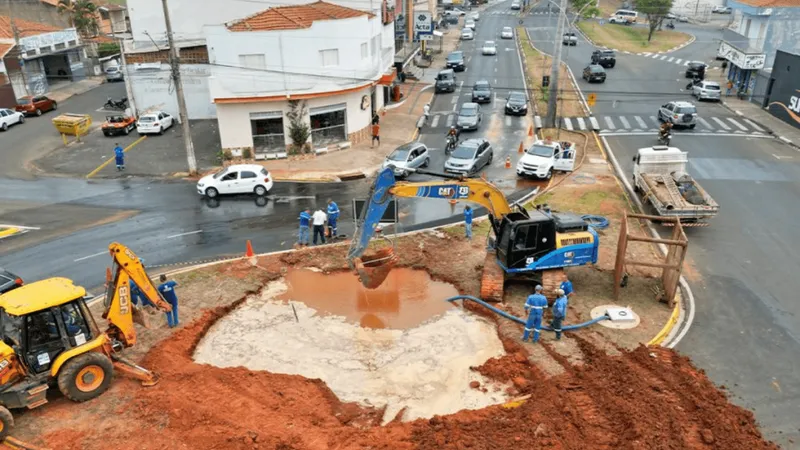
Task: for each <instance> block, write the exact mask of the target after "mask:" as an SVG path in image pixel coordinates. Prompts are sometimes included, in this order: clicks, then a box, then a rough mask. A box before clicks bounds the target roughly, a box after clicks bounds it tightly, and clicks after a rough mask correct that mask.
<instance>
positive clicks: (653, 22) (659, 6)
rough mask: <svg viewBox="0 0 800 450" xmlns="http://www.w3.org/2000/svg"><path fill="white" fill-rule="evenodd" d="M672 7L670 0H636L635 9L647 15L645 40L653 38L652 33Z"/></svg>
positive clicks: (648, 40)
mask: <svg viewBox="0 0 800 450" xmlns="http://www.w3.org/2000/svg"><path fill="white" fill-rule="evenodd" d="M670 9H672V0H636V10H637V11H639V12H641V13H643V14H644V15H645V17H647V22H648V25H649V26H650V32H649V33H648V34H647V42H650V41H651V40H652V39H653V33H655V32H656V30H657V29H658V28H659V27H661V22H663V21H664V17H666V15H667V14H669V10H670Z"/></svg>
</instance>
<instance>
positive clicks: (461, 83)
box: [458, 80, 464, 89]
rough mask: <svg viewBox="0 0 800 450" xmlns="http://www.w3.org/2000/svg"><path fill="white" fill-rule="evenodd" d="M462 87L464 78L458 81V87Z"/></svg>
mask: <svg viewBox="0 0 800 450" xmlns="http://www.w3.org/2000/svg"><path fill="white" fill-rule="evenodd" d="M462 87H464V80H461V81H459V82H458V88H459V89H461V88H462Z"/></svg>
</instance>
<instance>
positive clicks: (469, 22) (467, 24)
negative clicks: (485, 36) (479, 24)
mask: <svg viewBox="0 0 800 450" xmlns="http://www.w3.org/2000/svg"><path fill="white" fill-rule="evenodd" d="M475 26H476V25H475V21H474V20H472V19H467V20H465V21H464V28H469V29H471V30H472V31H475Z"/></svg>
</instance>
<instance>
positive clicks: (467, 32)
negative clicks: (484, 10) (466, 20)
mask: <svg viewBox="0 0 800 450" xmlns="http://www.w3.org/2000/svg"><path fill="white" fill-rule="evenodd" d="M473 39H475V32H474V31H472V28H464V29H463V30H461V40H462V41H471V40H473Z"/></svg>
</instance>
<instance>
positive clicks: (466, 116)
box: [456, 103, 483, 130]
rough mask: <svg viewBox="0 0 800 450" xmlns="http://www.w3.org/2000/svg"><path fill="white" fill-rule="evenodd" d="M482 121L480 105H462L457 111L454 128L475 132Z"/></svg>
mask: <svg viewBox="0 0 800 450" xmlns="http://www.w3.org/2000/svg"><path fill="white" fill-rule="evenodd" d="M482 120H483V113H481V105H479V104H477V103H464V104H463V105H461V109H460V110H459V111H458V119H456V126H457V127H458V128H460V129H462V130H477V129H478V127H479V126H480V125H481V121H482Z"/></svg>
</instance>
